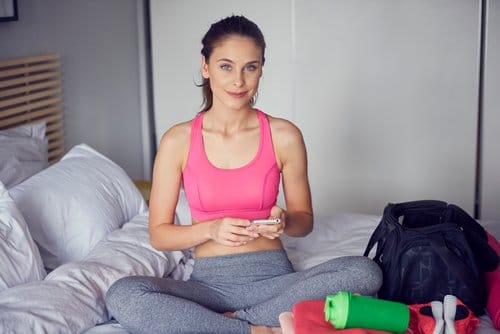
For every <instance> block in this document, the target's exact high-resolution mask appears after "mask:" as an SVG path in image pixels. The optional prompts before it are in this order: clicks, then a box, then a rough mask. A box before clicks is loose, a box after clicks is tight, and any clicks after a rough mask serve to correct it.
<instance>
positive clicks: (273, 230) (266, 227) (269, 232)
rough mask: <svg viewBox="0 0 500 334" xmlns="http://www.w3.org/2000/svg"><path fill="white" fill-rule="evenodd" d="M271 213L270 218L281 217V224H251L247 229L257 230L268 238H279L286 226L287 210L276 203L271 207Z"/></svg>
mask: <svg viewBox="0 0 500 334" xmlns="http://www.w3.org/2000/svg"><path fill="white" fill-rule="evenodd" d="M270 214H271V215H270V217H269V218H278V217H279V218H280V219H281V222H280V223H279V224H251V226H249V227H248V228H247V229H248V230H249V231H254V232H257V233H258V234H259V235H261V236H263V237H264V238H267V239H276V238H279V237H280V236H281V235H282V234H283V232H284V230H285V226H286V219H285V217H286V215H285V210H283V209H282V208H280V207H279V206H277V205H275V206H273V208H272V209H271V213H270Z"/></svg>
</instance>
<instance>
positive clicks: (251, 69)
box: [247, 65, 257, 72]
mask: <svg viewBox="0 0 500 334" xmlns="http://www.w3.org/2000/svg"><path fill="white" fill-rule="evenodd" d="M256 69H257V66H255V65H248V66H247V70H248V71H251V72H253V71H255V70H256Z"/></svg>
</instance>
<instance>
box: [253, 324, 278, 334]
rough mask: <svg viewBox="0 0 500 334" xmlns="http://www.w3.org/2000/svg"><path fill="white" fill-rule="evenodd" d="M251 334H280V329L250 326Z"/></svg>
mask: <svg viewBox="0 0 500 334" xmlns="http://www.w3.org/2000/svg"><path fill="white" fill-rule="evenodd" d="M250 329H251V333H252V334H282V333H283V332H282V331H281V328H280V327H267V326H250Z"/></svg>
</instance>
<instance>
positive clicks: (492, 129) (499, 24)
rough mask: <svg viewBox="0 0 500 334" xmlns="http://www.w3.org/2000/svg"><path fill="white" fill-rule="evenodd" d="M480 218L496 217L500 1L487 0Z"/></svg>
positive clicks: (499, 204)
mask: <svg viewBox="0 0 500 334" xmlns="http://www.w3.org/2000/svg"><path fill="white" fill-rule="evenodd" d="M487 3H488V6H487V21H486V22H487V26H486V62H485V75H484V77H485V81H484V104H483V111H484V113H483V175H482V196H481V197H482V208H481V218H483V219H496V220H500V88H499V87H500V1H496V0H494V1H491V0H490V1H487Z"/></svg>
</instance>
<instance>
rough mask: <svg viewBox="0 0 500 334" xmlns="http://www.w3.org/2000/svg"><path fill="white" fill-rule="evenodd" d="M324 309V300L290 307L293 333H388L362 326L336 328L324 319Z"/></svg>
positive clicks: (308, 301)
mask: <svg viewBox="0 0 500 334" xmlns="http://www.w3.org/2000/svg"><path fill="white" fill-rule="evenodd" d="M324 309H325V301H324V300H305V301H302V302H299V303H297V304H295V305H294V306H293V308H292V313H293V327H294V329H295V334H311V333H314V334H331V333H339V334H390V333H389V332H384V331H379V330H373V329H362V328H349V329H339V330H336V329H335V328H334V327H333V325H332V324H331V323H330V322H329V321H326V320H325V313H324Z"/></svg>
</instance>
